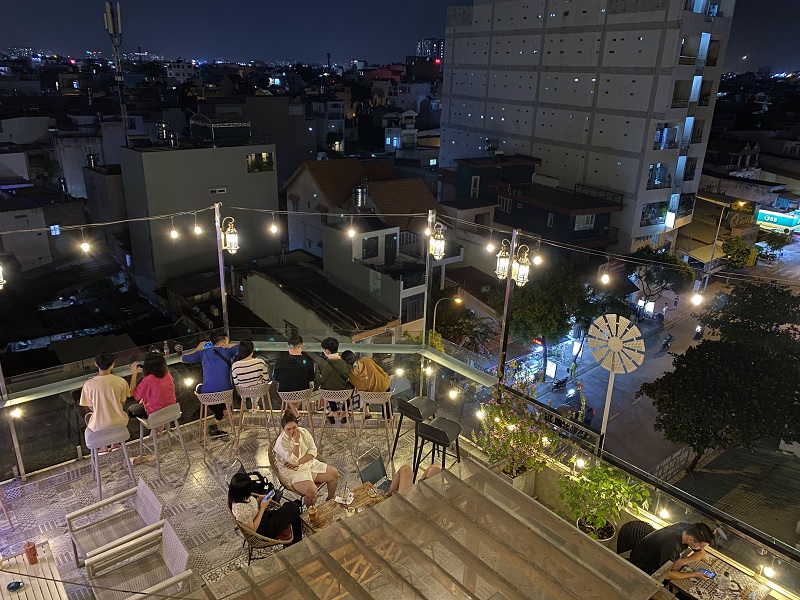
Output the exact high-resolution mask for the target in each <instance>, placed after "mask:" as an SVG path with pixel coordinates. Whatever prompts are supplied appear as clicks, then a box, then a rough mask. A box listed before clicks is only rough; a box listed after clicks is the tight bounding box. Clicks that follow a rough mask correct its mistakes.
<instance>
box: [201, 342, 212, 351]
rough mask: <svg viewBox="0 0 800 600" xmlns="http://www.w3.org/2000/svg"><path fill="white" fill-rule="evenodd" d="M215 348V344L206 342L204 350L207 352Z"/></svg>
mask: <svg viewBox="0 0 800 600" xmlns="http://www.w3.org/2000/svg"><path fill="white" fill-rule="evenodd" d="M213 347H214V344H212V343H211V342H206V343H205V344H203V348H205V349H206V350H208V349H209V348H213Z"/></svg>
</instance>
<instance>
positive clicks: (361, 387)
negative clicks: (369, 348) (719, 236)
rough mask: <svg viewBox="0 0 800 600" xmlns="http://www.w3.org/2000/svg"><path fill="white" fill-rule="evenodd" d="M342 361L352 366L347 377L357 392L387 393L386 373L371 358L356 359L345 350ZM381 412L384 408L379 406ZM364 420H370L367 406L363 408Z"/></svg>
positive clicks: (370, 416) (388, 380)
mask: <svg viewBox="0 0 800 600" xmlns="http://www.w3.org/2000/svg"><path fill="white" fill-rule="evenodd" d="M342 360H343V361H344V362H346V363H347V364H349V365H352V367H353V368H352V369H351V370H350V372H349V373H348V374H347V377H348V378H349V379H350V383H352V384H353V387H354V388H355V389H356V390H358V391H359V392H388V391H389V385H390V379H389V375H388V373H386V371H384V370H383V369H382V368H381V367H380V365H379V364H378V363H376V362H375V361H374V360H372V359H371V358H367V357H361V358H358V359H357V358H356V355H355V354H354V353H353V352H351V351H350V350H345V351H344V352H342ZM381 410H382V411H383V410H385V408H384V407H383V406H381ZM364 418H365V419H370V418H372V415H370V414H369V406H364Z"/></svg>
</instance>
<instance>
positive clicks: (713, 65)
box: [706, 56, 719, 67]
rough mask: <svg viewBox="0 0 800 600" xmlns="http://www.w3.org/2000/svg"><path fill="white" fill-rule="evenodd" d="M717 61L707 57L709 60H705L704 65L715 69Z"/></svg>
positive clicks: (715, 58) (714, 58)
mask: <svg viewBox="0 0 800 600" xmlns="http://www.w3.org/2000/svg"><path fill="white" fill-rule="evenodd" d="M717 60H719V59H718V58H717V57H716V56H715V57H713V58H711V57H709V58H707V59H706V65H708V66H709V67H716V66H717Z"/></svg>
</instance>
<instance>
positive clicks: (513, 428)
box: [508, 423, 517, 431]
mask: <svg viewBox="0 0 800 600" xmlns="http://www.w3.org/2000/svg"><path fill="white" fill-rule="evenodd" d="M516 428H517V426H516V425H514V424H513V423H511V424H510V425H509V426H508V430H509V431H514V430H515V429H516Z"/></svg>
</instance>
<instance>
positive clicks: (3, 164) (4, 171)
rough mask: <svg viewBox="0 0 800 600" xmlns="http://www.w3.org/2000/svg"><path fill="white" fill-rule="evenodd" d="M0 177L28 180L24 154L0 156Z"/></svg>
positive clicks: (16, 153) (14, 153)
mask: <svg viewBox="0 0 800 600" xmlns="http://www.w3.org/2000/svg"><path fill="white" fill-rule="evenodd" d="M0 177H22V178H23V179H28V180H30V173H29V172H28V159H27V156H26V155H25V153H24V152H9V153H8V154H0Z"/></svg>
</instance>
